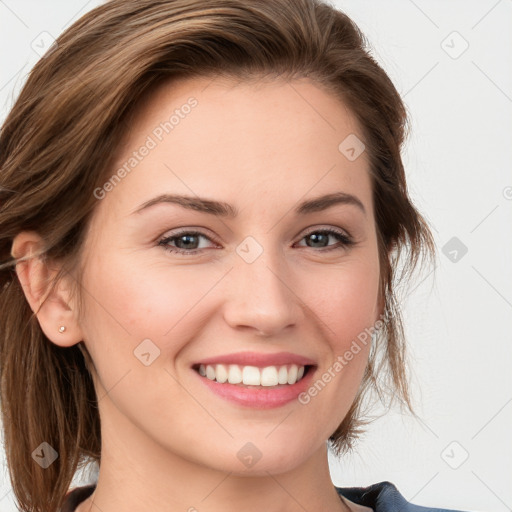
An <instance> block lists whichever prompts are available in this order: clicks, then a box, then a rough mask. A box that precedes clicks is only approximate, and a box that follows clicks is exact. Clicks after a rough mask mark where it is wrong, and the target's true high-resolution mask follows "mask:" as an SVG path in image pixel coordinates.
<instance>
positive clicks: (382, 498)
mask: <svg viewBox="0 0 512 512" xmlns="http://www.w3.org/2000/svg"><path fill="white" fill-rule="evenodd" d="M95 487H96V486H95V485H94V484H91V485H85V486H82V487H77V488H76V489H73V490H72V491H70V492H68V494H67V495H66V501H65V502H64V505H63V506H62V508H61V512H74V511H75V509H76V507H77V506H78V505H79V504H80V503H81V502H82V501H84V500H86V499H87V498H88V497H89V496H90V495H91V494H92V493H93V491H94V489H95ZM335 489H336V491H337V492H338V494H340V495H341V496H343V497H344V498H347V499H348V500H350V501H353V502H354V503H357V504H358V505H364V506H366V507H370V508H371V509H373V510H374V512H461V511H457V510H451V509H446V508H430V507H420V506H418V505H413V504H412V503H409V502H408V501H407V500H406V499H405V498H404V497H403V496H402V495H401V494H400V493H399V492H398V489H397V488H396V487H395V486H394V485H393V484H392V483H391V482H379V483H378V484H373V485H370V486H369V487H335Z"/></svg>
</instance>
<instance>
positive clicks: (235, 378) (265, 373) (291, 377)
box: [199, 364, 304, 386]
mask: <svg viewBox="0 0 512 512" xmlns="http://www.w3.org/2000/svg"><path fill="white" fill-rule="evenodd" d="M199 374H200V375H202V376H203V377H206V378H207V379H210V380H216V381H217V382H220V383H224V382H229V383H230V384H245V385H248V386H277V385H278V384H295V383H296V382H297V381H299V380H300V379H302V377H303V376H304V366H297V365H296V364H292V365H289V366H287V365H284V366H266V367H265V368H258V367H257V366H239V365H237V364H230V365H226V364H215V365H211V364H208V365H206V366H205V365H204V364H201V365H199Z"/></svg>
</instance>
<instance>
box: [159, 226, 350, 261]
mask: <svg viewBox="0 0 512 512" xmlns="http://www.w3.org/2000/svg"><path fill="white" fill-rule="evenodd" d="M315 233H316V234H318V233H321V234H323V235H332V236H333V237H335V238H337V239H338V241H339V242H341V245H339V246H334V247H332V246H328V247H330V248H323V249H322V248H321V249H320V252H330V251H334V250H340V249H345V248H347V247H351V246H353V245H355V242H354V240H353V239H352V237H351V236H350V235H347V234H345V233H343V232H342V231H338V230H335V229H316V230H314V231H310V232H309V233H306V234H305V235H304V236H303V237H302V238H301V240H302V239H304V238H306V237H308V236H310V235H312V234H315ZM183 235H193V236H202V237H204V238H207V239H208V240H210V241H213V242H215V240H212V239H211V238H210V237H209V236H206V235H205V234H204V233H201V232H200V231H193V230H192V231H186V230H183V231H180V232H178V233H175V234H173V235H172V236H167V237H165V238H162V239H161V240H159V241H158V245H159V246H162V247H163V248H164V250H165V251H168V252H170V253H178V254H183V255H194V254H197V253H200V252H201V251H203V250H204V249H192V250H185V249H178V248H176V247H170V246H169V245H167V244H168V243H169V242H170V241H173V240H176V239H178V238H180V237H181V236H183ZM306 248H307V249H314V247H306Z"/></svg>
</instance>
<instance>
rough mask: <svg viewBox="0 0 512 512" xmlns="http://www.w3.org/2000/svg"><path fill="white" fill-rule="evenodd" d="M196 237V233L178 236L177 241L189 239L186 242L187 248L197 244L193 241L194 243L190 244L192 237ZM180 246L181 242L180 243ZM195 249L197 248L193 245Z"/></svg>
mask: <svg viewBox="0 0 512 512" xmlns="http://www.w3.org/2000/svg"><path fill="white" fill-rule="evenodd" d="M194 238H195V235H182V236H180V237H179V238H178V240H177V242H182V241H183V240H187V242H185V247H184V248H185V249H190V248H191V247H190V246H191V245H195V244H194V243H193V242H192V244H190V243H189V242H190V239H194ZM178 246H179V244H178ZM192 248H193V249H195V248H196V247H192Z"/></svg>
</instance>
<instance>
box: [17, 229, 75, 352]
mask: <svg viewBox="0 0 512 512" xmlns="http://www.w3.org/2000/svg"><path fill="white" fill-rule="evenodd" d="M43 250H44V242H43V239H42V238H41V236H40V235H39V234H37V233H35V232H33V231H23V232H21V233H19V234H18V235H17V236H16V237H15V238H14V240H13V244H12V249H11V255H12V257H13V258H15V259H16V260H18V261H17V263H16V274H17V276H18V280H19V281H20V284H21V286H22V288H23V292H24V294H25V298H26V299H27V302H28V303H29V305H30V308H31V309H32V311H33V312H34V313H35V315H36V317H37V320H38V322H39V325H40V326H41V329H42V330H43V332H44V334H45V335H46V337H47V338H48V339H49V340H50V341H52V342H53V343H55V344H56V345H59V346H61V347H70V346H72V345H75V344H76V343H79V342H80V341H82V332H81V329H80V326H79V325H78V322H77V319H76V311H74V310H73V309H72V307H70V293H69V286H68V284H69V282H68V281H66V279H69V277H67V276H66V278H62V279H61V280H60V281H59V282H58V283H57V284H56V285H55V286H53V283H54V279H55V277H56V276H57V275H58V272H59V270H60V266H58V265H55V264H52V266H51V268H50V265H49V264H48V262H46V261H45V260H44V257H43V256H42V254H41V253H42V251H43Z"/></svg>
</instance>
